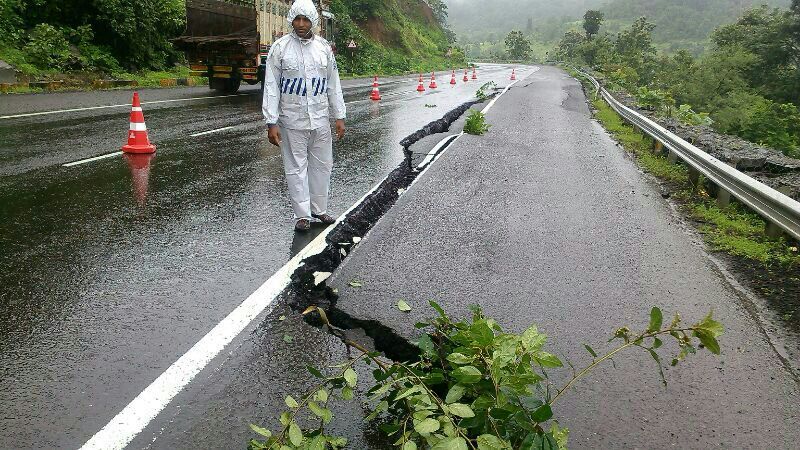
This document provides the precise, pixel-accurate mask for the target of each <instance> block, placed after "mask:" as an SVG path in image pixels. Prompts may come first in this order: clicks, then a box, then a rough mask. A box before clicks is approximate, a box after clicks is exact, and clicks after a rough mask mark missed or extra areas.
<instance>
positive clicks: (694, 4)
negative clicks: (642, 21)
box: [600, 0, 790, 43]
mask: <svg viewBox="0 0 800 450" xmlns="http://www.w3.org/2000/svg"><path fill="white" fill-rule="evenodd" d="M789 3H790V0H613V1H612V2H609V3H608V4H607V5H605V6H603V7H601V8H600V10H601V11H603V12H604V13H605V16H606V27H605V28H606V31H609V32H614V31H617V30H618V29H619V28H621V27H623V26H626V25H628V24H630V23H632V22H633V21H634V20H636V19H637V18H639V17H642V16H646V17H647V18H648V20H649V21H650V22H652V23H654V24H656V29H655V31H654V32H653V40H654V41H655V42H660V43H677V42H682V41H704V40H705V39H707V38H708V36H709V34H710V33H711V32H712V31H714V29H715V28H716V27H718V26H720V25H723V24H726V23H731V22H734V21H736V19H737V18H738V17H739V16H741V14H742V12H743V11H744V10H745V9H748V8H751V7H753V6H758V5H762V4H766V5H769V6H773V7H777V6H780V7H786V6H788V5H789Z"/></svg>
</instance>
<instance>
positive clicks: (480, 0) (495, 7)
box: [445, 0, 608, 40]
mask: <svg viewBox="0 0 800 450" xmlns="http://www.w3.org/2000/svg"><path fill="white" fill-rule="evenodd" d="M445 3H446V4H447V7H448V23H449V24H450V26H451V27H452V29H453V31H454V32H456V34H457V35H458V36H459V38H467V39H470V40H472V39H474V38H476V37H479V38H480V37H482V36H486V35H488V34H489V33H494V34H495V35H496V36H505V35H507V34H508V33H509V32H510V31H511V30H523V31H524V30H526V29H527V27H528V20H529V19H530V21H531V23H532V25H533V27H534V28H535V27H537V26H540V25H542V24H543V23H545V22H548V21H549V22H553V21H555V22H557V23H559V24H563V23H566V22H571V21H574V20H577V18H579V17H583V14H584V13H585V12H586V10H587V9H597V8H598V7H599V6H601V5H603V4H606V3H608V0H559V1H553V0H490V1H486V0H445Z"/></svg>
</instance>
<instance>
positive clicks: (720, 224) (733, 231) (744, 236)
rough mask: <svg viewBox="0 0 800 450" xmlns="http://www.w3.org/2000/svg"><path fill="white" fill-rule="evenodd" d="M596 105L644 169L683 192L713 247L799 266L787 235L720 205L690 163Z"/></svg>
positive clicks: (739, 209)
mask: <svg viewBox="0 0 800 450" xmlns="http://www.w3.org/2000/svg"><path fill="white" fill-rule="evenodd" d="M593 105H594V107H595V109H596V113H595V117H596V118H597V120H598V121H600V123H601V124H603V126H604V127H605V128H606V130H608V131H609V132H610V133H611V134H612V135H613V136H614V138H615V139H616V140H617V141H618V142H619V143H620V144H622V146H623V147H624V148H625V149H626V150H627V151H629V152H630V153H632V154H633V155H635V156H636V160H637V161H638V162H639V164H640V166H641V167H642V169H643V170H644V171H645V172H647V173H650V174H652V175H654V176H655V177H657V178H659V179H661V180H663V181H666V182H668V183H670V184H672V185H673V186H675V187H676V189H677V190H678V191H679V193H678V195H676V196H675V197H676V198H678V199H680V200H681V201H682V203H683V205H682V206H683V209H684V211H685V212H686V213H687V214H688V215H689V216H690V217H691V218H692V219H693V220H695V221H697V222H699V223H700V224H701V225H700V232H701V233H703V235H704V237H705V240H706V242H707V243H708V244H709V245H710V246H711V248H712V249H714V250H716V251H722V252H725V253H728V254H730V255H734V256H738V257H742V258H747V259H750V260H753V261H758V262H760V263H762V264H764V265H765V266H771V265H774V264H779V265H783V266H787V267H800V252H798V248H797V246H796V244H794V245H793V244H791V243H790V242H789V241H787V240H786V239H785V238H778V239H773V238H769V237H767V236H766V235H765V234H764V230H765V228H766V222H765V221H764V219H762V218H761V217H760V216H758V215H757V214H755V213H753V212H751V211H749V210H748V209H747V208H746V207H745V206H743V205H741V204H738V203H731V204H730V205H729V206H727V207H725V208H721V207H719V206H718V205H717V204H716V202H715V201H714V200H713V199H711V198H710V196H709V194H708V192H707V191H706V190H705V189H704V187H703V186H704V183H703V182H702V181H701V182H699V183H698V186H694V185H692V183H691V181H690V180H689V174H688V169H687V168H686V166H684V165H682V164H673V163H671V162H670V161H669V160H668V159H667V158H665V157H664V156H660V155H656V154H654V153H653V152H652V151H651V149H652V148H653V140H652V139H651V138H649V137H645V136H644V135H643V134H641V133H639V132H638V131H636V130H635V129H634V128H633V127H632V126H630V125H627V124H626V123H625V122H623V120H622V118H621V117H620V116H619V115H618V114H617V113H616V111H614V110H613V109H612V108H611V107H610V106H609V105H608V104H607V103H606V102H605V101H603V100H601V99H598V100H595V101H594V102H593Z"/></svg>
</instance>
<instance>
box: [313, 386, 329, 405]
mask: <svg viewBox="0 0 800 450" xmlns="http://www.w3.org/2000/svg"><path fill="white" fill-rule="evenodd" d="M316 397H317V400H319V401H321V402H323V403H325V402H327V401H328V391H326V390H325V389H320V390H318V391H317V394H316Z"/></svg>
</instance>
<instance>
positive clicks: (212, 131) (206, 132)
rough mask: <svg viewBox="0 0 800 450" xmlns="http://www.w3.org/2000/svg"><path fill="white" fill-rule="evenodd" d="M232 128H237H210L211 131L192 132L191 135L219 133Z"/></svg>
mask: <svg viewBox="0 0 800 450" xmlns="http://www.w3.org/2000/svg"><path fill="white" fill-rule="evenodd" d="M232 128H236V127H233V126H230V127H222V128H217V129H216V130H209V131H203V132H202V133H195V134H190V135H189V137H197V136H205V135H207V134H212V133H219V132H220V131H227V130H230V129H232Z"/></svg>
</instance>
